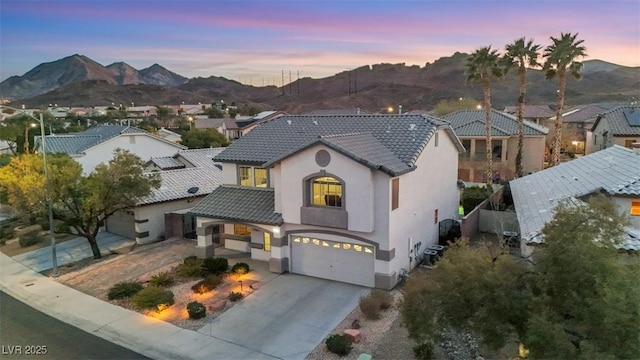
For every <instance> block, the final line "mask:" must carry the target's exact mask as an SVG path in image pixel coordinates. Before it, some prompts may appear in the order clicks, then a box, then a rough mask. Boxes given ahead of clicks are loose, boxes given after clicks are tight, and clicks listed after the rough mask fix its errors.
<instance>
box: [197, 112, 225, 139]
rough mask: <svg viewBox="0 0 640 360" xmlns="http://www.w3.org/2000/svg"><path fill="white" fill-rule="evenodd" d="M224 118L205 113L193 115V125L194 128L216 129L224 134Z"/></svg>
mask: <svg viewBox="0 0 640 360" xmlns="http://www.w3.org/2000/svg"><path fill="white" fill-rule="evenodd" d="M224 120H225V119H224V118H209V117H207V115H196V116H193V127H195V128H196V129H216V130H217V131H218V132H219V133H220V134H223V135H224V130H223V126H222V125H223V124H224Z"/></svg>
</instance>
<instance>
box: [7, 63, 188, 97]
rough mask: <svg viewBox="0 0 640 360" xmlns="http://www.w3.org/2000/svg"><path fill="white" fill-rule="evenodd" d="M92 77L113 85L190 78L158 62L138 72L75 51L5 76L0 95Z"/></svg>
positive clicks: (51, 87) (168, 83)
mask: <svg viewBox="0 0 640 360" xmlns="http://www.w3.org/2000/svg"><path fill="white" fill-rule="evenodd" d="M92 80H98V81H104V82H105V83H107V84H114V85H129V84H151V85H165V86H176V85H180V84H183V83H185V82H186V81H187V78H185V77H183V76H180V75H178V74H176V73H173V72H171V71H169V70H167V69H165V68H163V67H162V66H160V65H158V64H154V65H152V66H150V67H148V68H146V69H143V70H140V71H138V70H136V69H134V68H133V67H132V66H131V65H128V64H126V63H124V62H116V63H113V64H111V65H108V66H106V67H105V66H102V65H101V64H99V63H97V62H95V61H94V60H91V59H90V58H88V57H86V56H84V55H78V54H75V55H71V56H68V57H66V58H63V59H60V60H56V61H53V62H49V63H43V64H40V65H38V66H36V67H35V68H33V69H32V70H30V71H29V72H27V73H26V74H24V75H22V76H12V77H10V78H8V79H6V80H5V81H3V82H2V83H0V95H1V96H2V97H3V98H9V99H14V100H15V99H25V98H31V97H34V96H38V95H41V94H46V93H48V92H50V91H53V90H57V89H60V88H62V87H65V86H67V85H71V84H77V83H81V82H84V81H92ZM54 101H55V99H54Z"/></svg>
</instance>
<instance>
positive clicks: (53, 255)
mask: <svg viewBox="0 0 640 360" xmlns="http://www.w3.org/2000/svg"><path fill="white" fill-rule="evenodd" d="M1 107H6V108H9V109H13V110H15V111H20V112H22V114H24V115H26V116H28V117H30V118H32V119H34V120H36V121H39V122H40V136H41V138H42V161H43V162H44V184H45V185H44V187H45V195H46V198H47V208H48V209H47V210H48V212H49V235H50V236H51V261H52V265H53V267H52V270H51V271H52V272H51V276H53V277H57V276H58V257H57V255H56V236H55V228H54V226H53V207H52V204H51V194H50V191H49V189H50V185H49V166H48V163H47V147H46V139H45V136H44V119H43V118H42V112H40V119H38V118H36V117H35V116H33V115H30V114H29V113H27V112H25V111H24V110H19V109H16V108H13V107H11V106H6V105H2V106H1ZM25 141H28V140H26V139H25ZM27 153H28V152H27Z"/></svg>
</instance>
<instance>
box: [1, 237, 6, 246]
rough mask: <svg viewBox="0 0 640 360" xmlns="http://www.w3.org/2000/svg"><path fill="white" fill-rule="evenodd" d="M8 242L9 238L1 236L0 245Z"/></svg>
mask: <svg viewBox="0 0 640 360" xmlns="http://www.w3.org/2000/svg"><path fill="white" fill-rule="evenodd" d="M6 243H7V239H5V238H0V246H4V245H5V244H6Z"/></svg>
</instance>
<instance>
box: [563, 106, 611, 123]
mask: <svg viewBox="0 0 640 360" xmlns="http://www.w3.org/2000/svg"><path fill="white" fill-rule="evenodd" d="M610 108H611V107H607V106H606V105H598V104H591V105H587V106H578V107H576V108H574V109H571V110H569V111H567V112H565V113H564V114H562V121H563V122H568V123H585V122H593V121H594V120H595V119H596V118H597V117H598V115H599V114H602V113H603V112H605V111H607V110H609V109H610ZM551 120H553V121H555V120H556V116H555V114H554V116H553V117H552V118H551Z"/></svg>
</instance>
